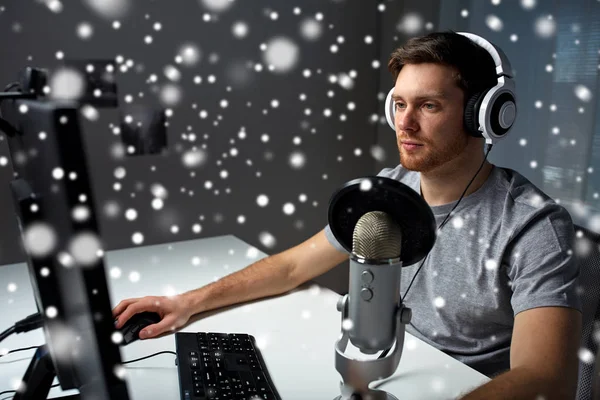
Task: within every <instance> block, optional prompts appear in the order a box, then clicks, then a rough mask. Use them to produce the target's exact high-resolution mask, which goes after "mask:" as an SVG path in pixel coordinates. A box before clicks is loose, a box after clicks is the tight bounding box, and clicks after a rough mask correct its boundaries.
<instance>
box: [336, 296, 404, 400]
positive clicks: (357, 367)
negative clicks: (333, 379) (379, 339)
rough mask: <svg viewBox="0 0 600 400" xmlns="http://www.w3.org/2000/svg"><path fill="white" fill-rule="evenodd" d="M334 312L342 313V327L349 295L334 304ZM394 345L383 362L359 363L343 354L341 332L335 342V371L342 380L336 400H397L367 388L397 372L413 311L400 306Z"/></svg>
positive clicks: (346, 335) (344, 334)
mask: <svg viewBox="0 0 600 400" xmlns="http://www.w3.org/2000/svg"><path fill="white" fill-rule="evenodd" d="M337 310H338V311H340V312H341V313H342V323H343V322H344V320H346V319H347V318H348V295H347V294H346V295H344V296H343V297H342V298H340V300H338V303H337ZM394 317H395V318H396V343H395V345H394V351H392V352H391V353H388V354H387V355H386V356H385V357H384V358H378V359H373V360H360V359H355V358H351V357H349V356H347V355H346V354H344V352H345V351H346V347H347V346H348V339H349V333H348V331H349V330H344V329H343V328H342V334H341V335H340V337H339V338H338V340H337V341H336V342H335V369H337V371H338V372H339V373H340V375H341V376H342V381H341V382H340V390H341V395H340V396H338V397H336V398H335V400H398V398H397V397H395V396H394V395H392V394H391V393H388V392H385V391H382V390H377V389H370V388H369V384H370V383H371V382H373V381H376V380H381V379H384V378H387V377H389V376H391V375H393V374H394V372H396V369H397V368H398V364H399V363H400V356H401V355H402V349H403V347H404V331H405V325H406V324H408V323H409V322H410V320H411V318H412V311H411V309H410V308H408V307H405V306H404V304H402V303H400V305H399V307H398V308H397V309H396V315H395V316H394Z"/></svg>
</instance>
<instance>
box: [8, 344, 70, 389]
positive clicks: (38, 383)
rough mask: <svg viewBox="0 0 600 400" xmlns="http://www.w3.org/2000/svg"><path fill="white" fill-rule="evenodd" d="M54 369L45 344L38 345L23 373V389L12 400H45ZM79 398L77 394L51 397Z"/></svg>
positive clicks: (54, 375) (54, 374)
mask: <svg viewBox="0 0 600 400" xmlns="http://www.w3.org/2000/svg"><path fill="white" fill-rule="evenodd" d="M55 377H56V371H55V370H54V365H53V364H52V359H51V358H50V353H49V352H48V349H47V347H46V345H45V344H44V345H42V346H40V347H39V348H38V349H37V350H36V352H35V354H34V355H33V358H32V359H31V362H30V363H29V366H28V367H27V371H25V375H23V385H24V386H25V390H23V391H22V392H17V393H16V394H15V397H13V400H46V399H47V397H48V393H49V392H50V388H51V386H52V382H53V381H54V378H55ZM54 399H56V400H80V399H81V397H80V396H79V395H78V394H75V395H71V396H63V397H53V398H52V400H54Z"/></svg>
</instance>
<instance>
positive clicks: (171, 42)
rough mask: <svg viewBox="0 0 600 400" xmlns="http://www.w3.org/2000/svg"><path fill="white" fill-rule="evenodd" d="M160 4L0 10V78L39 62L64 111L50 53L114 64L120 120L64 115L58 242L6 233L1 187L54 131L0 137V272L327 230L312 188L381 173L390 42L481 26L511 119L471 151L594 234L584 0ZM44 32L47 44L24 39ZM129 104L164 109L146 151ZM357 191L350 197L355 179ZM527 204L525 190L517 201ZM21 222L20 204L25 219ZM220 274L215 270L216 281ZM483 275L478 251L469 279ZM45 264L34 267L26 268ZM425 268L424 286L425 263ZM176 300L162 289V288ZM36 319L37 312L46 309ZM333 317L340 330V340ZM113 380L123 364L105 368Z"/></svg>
mask: <svg viewBox="0 0 600 400" xmlns="http://www.w3.org/2000/svg"><path fill="white" fill-rule="evenodd" d="M171 3H172V4H171ZM175 3H177V4H175ZM179 3H180V2H170V3H169V4H167V3H166V2H160V1H154V2H138V1H134V0H83V1H81V2H71V1H67V0H34V1H29V2H25V1H21V2H16V1H13V2H4V3H3V4H0V22H1V23H0V37H2V38H3V39H2V40H3V41H4V42H3V43H4V44H5V46H0V58H1V59H2V60H3V63H2V64H3V65H2V66H1V67H0V76H1V77H2V81H3V82H4V85H6V84H8V83H9V82H12V81H14V80H15V79H16V77H17V73H18V72H20V71H21V70H22V69H23V68H24V67H25V66H40V67H48V68H50V71H51V73H50V75H49V79H48V82H47V86H46V87H45V88H44V93H46V94H47V95H48V97H49V98H50V99H53V100H55V101H65V102H69V101H77V100H78V99H80V98H81V96H83V95H84V94H85V92H86V81H85V74H83V73H82V72H81V71H77V70H74V69H73V68H70V67H68V66H65V65H64V62H65V61H68V60H71V59H97V58H104V59H110V60H111V61H112V62H114V69H113V70H110V71H108V70H107V71H105V72H106V73H107V74H109V75H110V74H112V75H114V78H115V81H116V83H117V84H118V100H119V102H120V109H119V111H116V110H109V109H105V108H102V107H95V106H93V105H89V104H86V105H84V106H82V107H81V109H80V113H79V114H78V116H79V119H80V120H79V123H80V125H81V127H82V129H84V133H85V134H84V136H85V148H84V149H83V150H84V151H85V152H86V154H87V156H88V165H89V167H90V171H88V173H89V174H90V178H91V179H92V186H93V188H92V189H93V190H92V193H81V194H80V195H81V197H79V198H78V200H79V202H78V204H77V205H76V206H75V207H73V208H72V209H71V210H68V212H66V213H65V215H66V217H67V218H69V219H70V221H69V223H85V222H86V221H90V218H92V217H95V218H96V219H97V220H98V224H99V226H100V228H101V232H102V236H101V237H98V236H97V235H96V233H82V234H81V235H79V236H77V237H73V238H69V240H66V241H65V243H63V244H61V241H60V238H59V237H57V230H56V229H55V227H53V226H51V225H47V224H43V223H40V224H34V225H31V226H28V227H27V229H26V230H25V231H24V232H23V239H22V242H21V238H20V237H19V235H18V233H19V230H18V226H17V223H16V219H15V217H14V213H13V211H12V210H13V208H12V207H13V205H12V204H13V200H12V198H11V195H10V191H9V189H8V184H9V182H10V180H11V179H13V170H12V167H13V166H14V165H21V164H23V163H25V162H26V160H27V159H28V157H36V156H39V154H41V153H42V152H43V151H44V149H45V148H48V147H49V146H50V144H51V143H52V140H53V138H52V133H51V132H36V138H37V139H36V143H37V147H36V148H35V149H32V151H31V154H25V153H19V154H12V155H11V154H10V152H9V149H8V145H7V144H6V141H7V140H6V139H5V138H4V136H0V184H2V185H3V189H0V208H1V209H3V210H5V211H4V214H3V218H2V221H3V231H2V240H0V264H6V263H11V262H15V261H22V254H21V253H20V251H21V250H20V248H21V244H23V246H24V248H25V249H27V250H28V251H29V252H31V254H34V255H35V256H36V257H44V256H45V255H47V254H50V253H52V252H54V251H57V257H58V260H59V262H60V265H62V266H64V267H66V268H72V267H73V266H81V267H82V268H86V267H90V266H92V265H94V262H95V261H96V260H97V259H98V258H99V257H100V256H102V255H103V254H104V251H107V250H110V249H114V248H124V247H142V246H147V245H152V244H158V243H170V242H178V241H184V240H189V239H195V238H201V237H213V236H218V235H229V234H233V235H236V236H238V237H240V238H242V239H243V240H245V241H246V242H248V243H249V244H250V245H251V247H249V248H248V249H247V250H246V251H245V252H244V257H245V258H246V260H247V262H248V263H251V262H253V261H255V260H256V259H257V258H258V254H259V251H263V252H265V253H269V254H274V253H277V252H279V251H282V250H285V249H287V248H289V247H291V246H293V245H296V244H298V243H300V242H302V241H304V240H306V239H307V238H309V237H310V236H312V235H313V234H315V233H317V232H318V231H319V230H321V229H322V228H323V226H324V225H325V224H326V223H327V207H328V203H329V200H330V197H331V194H332V193H333V192H334V190H336V189H337V188H338V187H339V186H340V185H342V184H343V183H345V182H347V181H349V180H350V179H354V178H358V177H362V176H366V175H373V174H375V173H376V172H377V171H380V170H381V169H382V168H384V167H392V168H393V167H394V166H396V165H397V164H398V162H399V157H398V150H397V147H396V142H395V137H394V136H393V135H394V133H393V132H392V131H391V130H390V129H389V127H388V126H387V122H386V121H385V115H384V110H383V103H384V100H385V95H386V94H387V92H388V91H389V89H390V88H391V87H392V85H393V82H392V79H391V77H390V76H389V73H388V72H387V58H388V56H389V54H390V52H391V51H392V50H393V49H394V47H395V46H397V45H400V44H401V43H403V42H404V41H405V40H406V39H408V38H409V37H412V36H416V35H420V34H424V33H427V32H431V31H435V30H438V29H440V28H442V27H443V28H451V29H454V30H466V31H472V32H474V33H476V34H480V35H482V36H484V37H486V38H488V39H489V40H491V41H492V42H494V43H496V44H498V45H499V46H501V47H502V48H503V49H504V50H505V52H506V53H507V55H508V57H509V58H510V60H511V62H512V66H513V71H512V72H513V73H514V75H515V78H516V81H517V94H518V107H519V109H518V117H517V122H516V125H515V128H514V129H513V130H512V131H511V133H510V134H509V136H508V137H507V138H506V139H505V140H503V141H502V142H500V143H499V144H498V145H497V146H495V147H494V149H493V150H492V152H491V153H490V160H491V161H492V162H493V163H495V164H498V165H501V166H504V167H508V168H512V169H515V170H516V171H518V172H520V173H522V174H523V175H524V176H526V177H527V178H528V179H529V180H531V181H532V182H533V183H534V184H536V185H537V186H538V187H539V188H541V189H542V190H544V192H546V193H547V194H548V195H549V196H550V198H551V199H553V200H554V201H556V202H557V203H559V204H560V205H563V206H564V207H565V208H567V209H568V211H569V212H570V214H571V216H572V217H573V220H574V222H576V223H577V224H579V225H581V226H584V227H587V228H588V229H590V230H592V231H596V232H600V203H599V202H600V198H599V197H600V195H599V193H600V179H598V177H597V175H598V171H599V169H600V131H599V130H598V127H599V126H600V122H599V121H598V119H599V118H600V115H599V113H598V110H599V108H598V92H597V91H598V84H597V83H598V82H597V81H598V76H599V74H600V63H599V59H600V58H599V57H600V41H599V39H598V37H600V31H598V27H597V26H596V23H595V21H598V20H600V2H598V1H595V0H584V1H582V2H572V1H567V0H560V1H557V2H544V1H540V0H514V1H509V0H483V1H481V3H479V2H478V3H477V5H476V6H475V5H474V4H471V5H469V4H468V3H469V2H458V1H454V2H451V3H452V4H451V5H450V6H447V7H444V8H443V10H445V11H443V12H447V11H448V10H451V13H452V14H451V15H450V14H448V15H443V14H441V15H438V13H435V14H432V13H430V12H429V11H428V10H427V7H425V6H424V5H423V6H419V5H417V6H416V7H414V8H411V9H408V8H404V7H403V6H402V5H401V4H400V3H402V2H393V1H387V2H384V1H380V2H375V3H370V2H364V1H360V0H304V1H299V2H266V1H262V0H257V1H256V2H253V5H252V6H249V5H248V4H246V2H244V1H242V0H192V1H187V2H181V4H179ZM183 3H185V4H183ZM471 3H473V2H471ZM250 7H251V8H250ZM39 21H43V24H40V23H39ZM46 37H48V38H49V37H51V38H52V40H42V39H43V38H46ZM574 60H576V62H575V61H574ZM87 72H90V73H91V72H92V71H91V70H89V69H88V71H87ZM100 95H101V93H100V92H95V93H94V96H100ZM136 106H145V107H156V108H161V109H163V110H164V112H165V116H166V122H167V123H166V125H167V126H166V129H167V137H168V145H167V149H166V151H165V153H164V154H161V155H150V156H146V155H143V156H139V155H136V154H134V153H135V149H134V148H132V147H129V146H127V145H126V144H125V143H124V142H123V141H122V139H123V134H124V132H125V129H124V127H125V125H126V124H131V125H132V126H140V125H138V124H141V122H140V121H138V120H136V114H135V112H134V111H133V110H134V107H136ZM18 112H20V113H22V114H24V115H27V113H28V112H31V110H29V109H28V108H27V107H22V108H20V109H19V110H18ZM121 112H122V115H120V113H121ZM121 117H122V118H123V121H121V120H120V118H121ZM67 122H69V121H67V120H66V119H63V120H61V123H67ZM40 173H44V174H46V176H47V179H48V180H49V181H51V182H52V183H53V184H54V186H53V190H55V191H59V190H62V188H64V185H68V184H70V183H75V182H77V181H78V180H79V179H82V176H83V175H82V171H72V170H69V169H68V168H67V167H65V166H63V165H54V166H52V168H50V169H48V170H47V171H40ZM361 189H362V190H369V185H368V182H367V181H365V183H364V185H361ZM546 202H547V200H545V199H542V198H539V197H535V196H534V197H532V198H529V199H527V205H528V206H529V207H532V208H534V209H541V208H542V207H544V206H545V205H546ZM92 210H94V211H95V213H96V215H95V216H94V215H93V214H92ZM39 211H40V210H39V208H38V205H36V204H33V205H32V206H31V212H33V213H35V212H39ZM473 218H476V217H471V218H470V219H469V218H468V216H465V215H457V216H455V217H454V218H453V219H452V220H451V221H450V223H449V224H448V228H450V229H451V230H460V231H462V232H464V234H465V236H466V235H468V236H469V237H470V238H472V240H470V242H469V243H468V244H467V246H484V247H486V246H487V247H490V246H493V244H491V243H486V242H483V243H480V242H478V238H479V234H480V233H479V232H477V231H476V230H475V229H474V224H473ZM59 246H62V247H60V248H59ZM592 250H593V248H592V245H590V243H588V242H584V241H576V242H575V244H574V248H573V251H574V252H576V253H577V254H589V253H590V252H591V251H592ZM186 262H189V263H191V264H192V265H193V266H194V267H195V268H199V269H200V268H203V266H205V265H207V263H208V262H209V261H208V260H206V259H205V258H204V257H203V255H202V254H197V255H196V256H195V257H194V258H190V259H189V260H186ZM450 262H451V264H452V265H457V266H460V265H464V263H465V259H464V257H463V258H460V257H456V258H454V256H453V259H452V260H450ZM228 268H229V264H227V263H224V265H223V270H222V273H223V274H225V273H226V272H227V271H228ZM501 268H502V266H501V265H500V264H499V263H498V261H497V260H494V259H489V260H488V261H487V262H485V264H484V265H483V269H484V271H483V273H484V274H486V276H489V275H491V274H493V273H497V272H498V271H500V270H501ZM107 272H108V274H109V276H110V279H113V280H115V281H119V282H123V281H125V282H126V283H127V284H129V285H132V286H134V287H140V286H142V285H143V283H144V281H145V279H147V278H146V276H145V271H144V268H143V266H140V267H139V268H136V269H128V268H124V267H123V266H119V265H110V266H108V265H107ZM50 273H51V272H50V270H49V269H47V268H46V269H42V270H41V271H40V275H41V276H48V275H49V274H50ZM431 274H432V275H434V276H435V277H436V278H440V277H442V276H443V272H441V267H440V268H438V269H436V270H435V271H431ZM438 274H439V275H438ZM221 276H222V275H221ZM319 279H320V280H318V282H319V283H324V284H325V285H326V286H329V287H334V288H337V289H338V290H339V291H343V290H344V287H345V286H346V284H347V282H343V279H338V276H331V277H323V278H319ZM22 289H23V287H22V286H21V285H17V284H16V283H15V282H12V281H10V282H4V286H3V289H0V290H4V291H6V292H7V293H10V294H11V295H17V294H19V293H20V291H22ZM179 290H180V288H179V287H177V285H170V286H169V285H168V282H165V288H164V293H163V294H166V295H175V294H176V293H178V292H179ZM313 290H314V289H313ZM463 294H464V295H465V296H464V297H460V294H459V296H458V297H457V298H454V299H450V298H445V297H442V296H439V294H438V293H433V294H432V297H431V299H430V304H431V306H432V307H433V308H435V309H436V310H441V311H443V310H444V309H447V308H448V307H451V306H452V302H456V301H460V300H463V301H471V299H468V296H467V294H466V293H463ZM44 312H45V313H46V315H48V317H52V316H54V317H56V315H55V312H56V309H52V308H50V309H47V310H44ZM297 315H298V319H301V320H303V321H307V322H310V321H311V320H312V319H313V318H314V313H311V310H308V309H307V310H304V309H301V310H298V312H297ZM351 324H352V322H351V321H345V324H344V329H351ZM114 340H116V341H119V338H118V337H117V338H114ZM270 340H271V337H269V336H268V335H265V336H264V337H261V338H260V340H259V342H260V343H261V345H262V346H268V345H269V344H270ZM590 352H591V350H590V349H586V348H582V349H581V351H580V352H579V354H578V356H579V359H580V360H581V361H582V362H584V363H588V362H589V361H590V359H591V356H590V354H591V353H590ZM115 374H118V375H122V374H124V369H122V368H119V367H116V369H115ZM429 384H430V386H431V388H432V390H434V391H435V390H443V388H444V387H445V385H446V383H445V382H444V381H442V380H432V381H431V382H429Z"/></svg>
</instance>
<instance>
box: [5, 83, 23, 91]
mask: <svg viewBox="0 0 600 400" xmlns="http://www.w3.org/2000/svg"><path fill="white" fill-rule="evenodd" d="M15 86H18V87H19V89H17V90H18V91H19V92H20V91H21V82H16V81H15V82H11V83H9V84H8V85H6V86H4V90H3V91H4V92H9V91H10V90H11V89H12V88H14V87H15Z"/></svg>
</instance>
